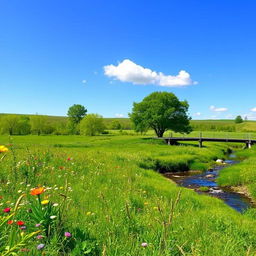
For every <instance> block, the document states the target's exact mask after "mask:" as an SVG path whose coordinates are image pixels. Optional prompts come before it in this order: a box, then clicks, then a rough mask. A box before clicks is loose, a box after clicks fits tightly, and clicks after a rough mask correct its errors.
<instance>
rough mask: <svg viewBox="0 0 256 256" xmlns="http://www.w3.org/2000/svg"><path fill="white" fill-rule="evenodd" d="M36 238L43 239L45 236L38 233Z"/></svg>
mask: <svg viewBox="0 0 256 256" xmlns="http://www.w3.org/2000/svg"><path fill="white" fill-rule="evenodd" d="M36 238H37V239H43V238H44V237H43V236H42V235H38V236H37V237H36Z"/></svg>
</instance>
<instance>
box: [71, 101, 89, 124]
mask: <svg viewBox="0 0 256 256" xmlns="http://www.w3.org/2000/svg"><path fill="white" fill-rule="evenodd" d="M86 113H87V109H86V108H85V107H84V106H82V105H80V104H74V105H73V106H71V107H70V108H69V109H68V117H69V119H70V121H71V122H72V123H74V124H75V125H77V124H79V123H80V121H81V120H82V119H83V117H84V116H85V115H86Z"/></svg>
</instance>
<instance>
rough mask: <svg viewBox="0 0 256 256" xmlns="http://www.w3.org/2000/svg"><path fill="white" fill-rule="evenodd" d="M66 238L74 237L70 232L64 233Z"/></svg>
mask: <svg viewBox="0 0 256 256" xmlns="http://www.w3.org/2000/svg"><path fill="white" fill-rule="evenodd" d="M64 236H65V237H68V238H69V237H71V236H72V235H71V233H69V232H65V233H64Z"/></svg>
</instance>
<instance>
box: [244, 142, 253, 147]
mask: <svg viewBox="0 0 256 256" xmlns="http://www.w3.org/2000/svg"><path fill="white" fill-rule="evenodd" d="M245 145H246V148H251V147H252V142H251V141H250V140H249V141H246V142H245Z"/></svg>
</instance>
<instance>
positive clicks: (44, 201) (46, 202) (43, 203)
mask: <svg viewBox="0 0 256 256" xmlns="http://www.w3.org/2000/svg"><path fill="white" fill-rule="evenodd" d="M48 203H49V200H43V201H42V202H41V204H42V205H45V204H48Z"/></svg>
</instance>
